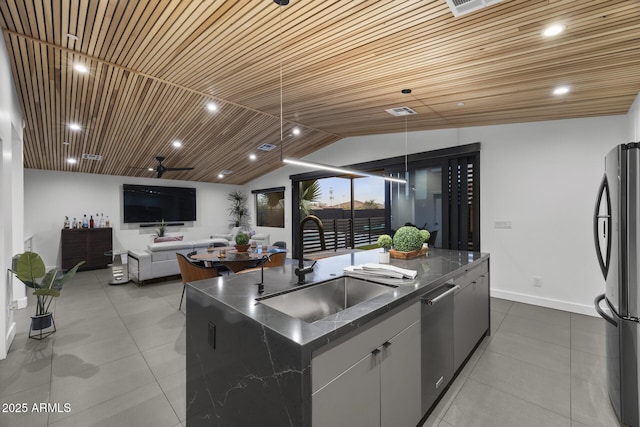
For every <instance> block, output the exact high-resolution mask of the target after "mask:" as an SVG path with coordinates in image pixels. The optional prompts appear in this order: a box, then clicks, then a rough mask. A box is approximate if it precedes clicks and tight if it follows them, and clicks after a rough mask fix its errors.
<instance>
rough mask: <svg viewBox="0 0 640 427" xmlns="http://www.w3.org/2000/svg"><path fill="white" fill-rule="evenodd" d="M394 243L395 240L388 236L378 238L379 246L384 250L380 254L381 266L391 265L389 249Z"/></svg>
mask: <svg viewBox="0 0 640 427" xmlns="http://www.w3.org/2000/svg"><path fill="white" fill-rule="evenodd" d="M392 243H393V240H392V239H391V236H389V235H388V234H383V235H381V236H380V237H378V246H380V247H381V248H382V249H384V252H381V253H379V254H378V261H379V262H380V264H389V249H391V244H392Z"/></svg>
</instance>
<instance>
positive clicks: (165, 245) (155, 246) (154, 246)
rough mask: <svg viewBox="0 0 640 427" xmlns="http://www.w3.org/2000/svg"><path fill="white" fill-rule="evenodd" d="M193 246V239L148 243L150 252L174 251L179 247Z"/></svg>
mask: <svg viewBox="0 0 640 427" xmlns="http://www.w3.org/2000/svg"><path fill="white" fill-rule="evenodd" d="M192 247H193V242H191V241H187V242H182V241H177V242H159V243H149V244H148V245H147V249H149V251H150V252H158V251H173V250H177V249H187V248H192Z"/></svg>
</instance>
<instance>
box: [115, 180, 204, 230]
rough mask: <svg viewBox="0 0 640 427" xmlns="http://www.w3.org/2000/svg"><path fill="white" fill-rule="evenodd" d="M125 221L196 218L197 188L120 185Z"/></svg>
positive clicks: (169, 220) (187, 219) (191, 219)
mask: <svg viewBox="0 0 640 427" xmlns="http://www.w3.org/2000/svg"><path fill="white" fill-rule="evenodd" d="M122 199H123V204H124V222H125V223H131V222H160V221H162V220H164V221H165V222H171V221H195V220H196V189H195V188H184V187H159V186H152V185H132V184H123V186H122Z"/></svg>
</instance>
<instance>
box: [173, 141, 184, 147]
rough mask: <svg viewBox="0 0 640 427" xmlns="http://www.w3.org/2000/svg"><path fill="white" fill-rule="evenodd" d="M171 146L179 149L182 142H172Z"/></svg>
mask: <svg viewBox="0 0 640 427" xmlns="http://www.w3.org/2000/svg"><path fill="white" fill-rule="evenodd" d="M171 145H173V147H174V148H180V147H182V141H173V142H172V143H171Z"/></svg>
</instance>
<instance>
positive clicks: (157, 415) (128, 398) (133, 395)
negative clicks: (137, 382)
mask: <svg viewBox="0 0 640 427" xmlns="http://www.w3.org/2000/svg"><path fill="white" fill-rule="evenodd" d="M176 423H178V424H176ZM50 425H51V427H78V426H82V427H113V426H135V427H172V426H175V425H180V424H179V420H178V418H177V417H176V415H175V413H174V412H173V409H172V408H171V405H170V404H169V402H168V401H167V398H166V397H165V395H164V393H163V392H162V390H160V387H159V386H158V384H156V383H151V384H148V385H145V386H142V387H139V388H137V389H135V390H132V391H129V392H128V393H124V394H121V395H118V396H116V397H114V398H113V399H110V400H108V401H105V402H103V403H100V404H98V405H95V406H93V407H91V408H89V409H86V410H83V411H72V412H71V414H70V416H68V417H66V418H64V419H61V420H58V421H57V422H54V423H52V424H50Z"/></svg>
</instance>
